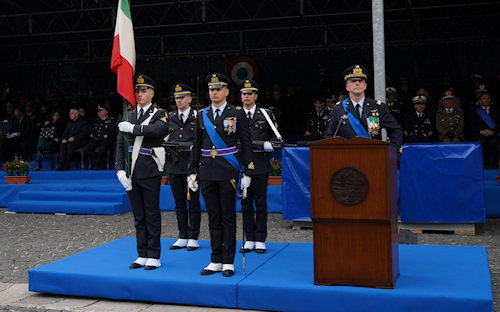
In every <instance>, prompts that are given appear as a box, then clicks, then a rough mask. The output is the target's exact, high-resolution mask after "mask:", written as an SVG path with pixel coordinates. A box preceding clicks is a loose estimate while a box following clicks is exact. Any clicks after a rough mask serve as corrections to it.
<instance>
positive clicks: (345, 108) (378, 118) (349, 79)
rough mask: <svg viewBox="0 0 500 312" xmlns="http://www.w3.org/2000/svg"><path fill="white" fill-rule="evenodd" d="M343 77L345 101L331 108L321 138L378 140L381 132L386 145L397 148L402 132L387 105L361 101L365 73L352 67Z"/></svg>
mask: <svg viewBox="0 0 500 312" xmlns="http://www.w3.org/2000/svg"><path fill="white" fill-rule="evenodd" d="M343 76H344V80H345V81H346V90H347V91H348V92H349V97H348V98H347V99H345V100H344V101H342V102H338V103H337V104H335V108H334V109H333V112H332V117H331V119H330V123H329V124H328V128H327V130H326V133H325V138H329V137H334V136H340V137H343V138H344V139H348V140H349V139H352V138H354V137H356V136H363V137H368V138H369V137H371V138H373V139H378V140H380V139H381V135H380V129H381V128H385V129H386V130H387V135H388V137H389V139H390V142H391V143H392V144H394V145H396V146H397V147H398V148H400V147H401V145H402V143H403V131H402V130H401V127H400V126H399V124H398V122H397V121H396V119H394V117H393V116H392V115H391V113H390V112H389V109H388V108H387V105H385V103H383V102H382V101H375V100H372V99H369V98H366V97H365V90H366V87H367V84H366V79H367V78H368V75H367V72H366V69H365V68H364V67H363V66H360V65H353V66H351V67H349V68H347V69H346V70H345V71H344V73H343Z"/></svg>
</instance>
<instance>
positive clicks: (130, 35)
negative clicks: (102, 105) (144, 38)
mask: <svg viewBox="0 0 500 312" xmlns="http://www.w3.org/2000/svg"><path fill="white" fill-rule="evenodd" d="M111 70H112V71H113V72H114V73H116V74H117V75H118V77H117V87H118V88H117V89H118V93H119V94H120V95H121V96H123V98H125V99H126V100H127V101H128V102H129V103H130V104H132V105H133V106H134V107H135V94H134V83H133V78H134V70H135V42H134V26H133V25H132V15H131V14H130V6H129V3H128V0H119V1H118V11H117V13H116V26H115V37H114V40H113V54H112V55H111Z"/></svg>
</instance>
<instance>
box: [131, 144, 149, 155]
mask: <svg viewBox="0 0 500 312" xmlns="http://www.w3.org/2000/svg"><path fill="white" fill-rule="evenodd" d="M133 150H134V147H133V146H129V147H128V151H129V152H130V153H132V151H133ZM139 154H142V155H151V150H150V149H149V148H143V147H141V149H140V150H139Z"/></svg>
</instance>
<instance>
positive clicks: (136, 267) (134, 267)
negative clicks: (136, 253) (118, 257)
mask: <svg viewBox="0 0 500 312" xmlns="http://www.w3.org/2000/svg"><path fill="white" fill-rule="evenodd" d="M143 267H144V266H143V265H140V264H139V263H135V262H134V263H132V264H131V265H130V266H129V267H128V268H129V269H139V268H143Z"/></svg>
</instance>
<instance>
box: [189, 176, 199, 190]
mask: <svg viewBox="0 0 500 312" xmlns="http://www.w3.org/2000/svg"><path fill="white" fill-rule="evenodd" d="M187 182H188V187H189V189H190V190H191V191H193V192H196V191H197V190H198V181H196V174H194V173H193V174H191V175H188V177H187Z"/></svg>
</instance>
